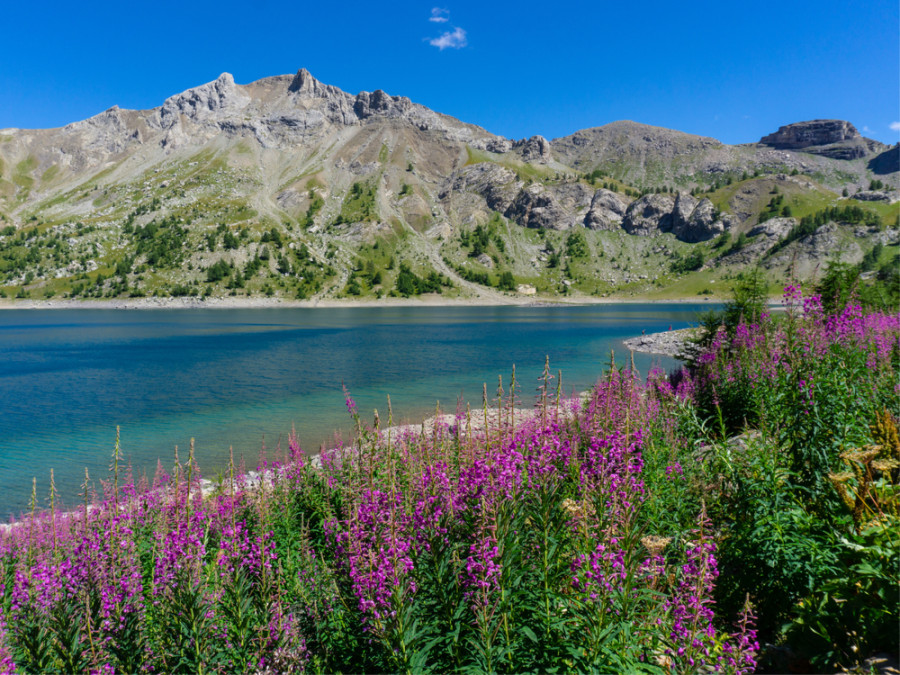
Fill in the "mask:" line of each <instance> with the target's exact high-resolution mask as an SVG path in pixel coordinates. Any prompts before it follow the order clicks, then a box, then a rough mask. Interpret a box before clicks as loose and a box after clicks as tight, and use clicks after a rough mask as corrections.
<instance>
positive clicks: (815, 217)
mask: <svg viewBox="0 0 900 675" xmlns="http://www.w3.org/2000/svg"><path fill="white" fill-rule="evenodd" d="M828 222H836V223H849V224H851V225H855V224H858V223H862V224H864V225H867V226H869V227H880V226H881V219H880V218H879V217H878V214H877V213H875V212H873V211H869V210H868V209H864V208H862V207H859V206H857V205H855V204H851V205H848V206H833V207H830V208H827V209H822V210H821V211H816V212H815V213H814V214H812V215H809V216H804V217H803V218H801V219H800V223H799V224H798V225H795V226H794V227H793V228H791V231H790V232H788V233H787V234H786V235H785V236H784V238H783V239H781V241H779V242H778V243H777V244H775V246H773V247H772V248H771V249H769V250H768V251H767V252H766V257H769V256H772V255H775V253H777V252H778V251H780V250H782V249H783V248H784V247H785V246H787V245H788V244H790V243H791V242H793V241H796V240H798V239H802V238H803V237H807V236H809V235H811V234H813V233H814V232H815V231H816V230H818V229H819V228H820V227H821V226H822V225H824V224H825V223H828Z"/></svg>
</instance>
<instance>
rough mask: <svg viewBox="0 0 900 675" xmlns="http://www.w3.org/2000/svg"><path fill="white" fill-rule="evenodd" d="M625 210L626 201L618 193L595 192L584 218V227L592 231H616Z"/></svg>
mask: <svg viewBox="0 0 900 675" xmlns="http://www.w3.org/2000/svg"><path fill="white" fill-rule="evenodd" d="M627 209H628V200H627V199H626V198H625V197H623V196H621V195H620V194H619V193H617V192H613V191H612V190H597V191H596V192H595V193H594V196H593V198H592V199H591V208H590V210H589V211H588V212H587V215H586V216H585V217H584V226H585V227H587V228H590V229H592V230H618V229H619V228H620V227H621V225H622V218H624V217H625V211H626V210H627Z"/></svg>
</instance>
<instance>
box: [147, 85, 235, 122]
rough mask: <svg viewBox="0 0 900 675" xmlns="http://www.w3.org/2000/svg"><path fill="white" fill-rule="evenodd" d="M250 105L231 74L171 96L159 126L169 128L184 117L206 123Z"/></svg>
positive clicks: (160, 118)
mask: <svg viewBox="0 0 900 675" xmlns="http://www.w3.org/2000/svg"><path fill="white" fill-rule="evenodd" d="M249 103H250V97H249V96H247V94H245V93H244V92H242V91H241V90H240V89H239V87H238V86H237V85H236V84H235V83H234V78H233V77H232V76H231V74H230V73H222V74H221V75H219V77H218V79H216V80H214V81H212V82H208V83H206V84H203V85H200V86H199V87H194V88H193V89H188V90H187V91H185V92H182V93H180V94H176V95H175V96H170V97H169V98H167V99H166V101H165V102H164V103H163V105H162V109H161V110H160V111H159V120H160V125H161V126H162V128H164V129H168V128H170V127H172V126H173V125H175V124H176V123H177V122H178V121H179V118H180V116H182V115H184V116H185V117H186V118H188V119H190V120H191V121H193V122H206V121H212V120H217V119H222V118H224V117H226V116H232V115H234V114H236V113H238V112H240V111H241V110H243V109H244V108H245V107H247V105H249Z"/></svg>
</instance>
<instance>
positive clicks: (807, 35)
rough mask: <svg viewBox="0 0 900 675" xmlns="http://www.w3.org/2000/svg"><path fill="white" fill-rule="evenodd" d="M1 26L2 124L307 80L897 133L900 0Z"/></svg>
mask: <svg viewBox="0 0 900 675" xmlns="http://www.w3.org/2000/svg"><path fill="white" fill-rule="evenodd" d="M3 23H4V27H5V30H4V40H3V48H2V51H0V128H4V127H22V128H42V127H52V126H61V125H63V124H66V123H68V122H71V121H75V120H78V119H83V118H85V117H89V116H91V115H93V114H96V113H98V112H100V111H102V110H105V109H106V108H108V107H110V106H112V105H113V104H117V105H119V106H121V107H125V108H150V107H154V106H157V105H160V104H161V103H162V101H163V100H164V99H165V98H166V97H167V96H169V95H171V94H174V93H177V92H180V91H183V90H184V89H187V88H189V87H191V86H195V85H198V84H202V83H204V82H207V81H210V80H212V79H215V78H216V77H217V76H218V75H219V74H220V73H221V72H224V71H227V72H230V73H232V74H234V77H235V79H236V80H237V81H238V82H239V83H247V82H251V81H253V80H256V79H259V78H261V77H265V76H268V75H277V74H284V73H291V72H294V71H296V70H297V69H298V68H300V67H306V68H308V69H309V70H310V71H311V72H312V73H313V75H315V76H316V77H317V78H319V79H320V80H322V81H323V82H326V83H328V84H334V85H337V86H339V87H341V88H342V89H344V90H346V91H349V92H351V93H356V92H358V91H361V90H369V91H371V90H373V89H384V90H385V91H387V92H388V93H391V94H395V95H398V94H399V95H405V96H409V97H410V98H411V99H413V100H414V101H416V102H418V103H422V104H424V105H427V106H429V107H431V108H433V109H435V110H438V111H440V112H444V113H447V114H450V115H453V116H455V117H458V118H460V119H462V120H464V121H466V122H472V123H474V124H479V125H481V126H483V127H485V128H487V129H488V130H490V131H492V132H494V133H498V134H502V135H504V136H507V137H511V138H522V137H527V136H531V135H534V134H542V135H544V136H546V137H548V138H554V137H558V136H564V135H567V134H570V133H572V132H574V131H576V130H578V129H582V128H586V127H592V126H600V125H602V124H606V123H608V122H612V121H615V120H619V119H631V120H635V121H638V122H643V123H646V124H653V125H656V126H663V127H668V128H672V129H679V130H682V131H686V132H689V133H695V134H702V135H708V136H713V137H715V138H718V139H720V140H722V141H724V142H726V143H745V142H753V141H756V140H758V139H759V137H760V136H762V135H764V134H766V133H769V132H772V131H774V130H775V129H777V128H778V127H779V126H780V125H783V124H788V123H790V122H796V121H800V120H807V119H816V118H839V119H846V120H849V121H851V122H852V123H854V124H855V125H856V126H857V127H858V128H859V129H860V130H861V131H862V132H863V133H864V135H867V136H870V137H872V138H876V139H878V140H880V141H883V142H886V143H894V142H897V141H898V140H900V30H898V26H900V10H898V2H897V0H868V1H866V2H838V1H836V0H816V1H808V0H796V1H794V0H780V1H778V2H774V1H771V0H757V1H755V2H752V3H731V2H727V1H725V0H720V1H719V2H641V1H640V0H638V1H636V2H615V3H612V2H606V1H604V0H599V1H596V2H568V1H567V0H552V1H550V2H540V3H538V2H529V1H525V0H523V1H522V2H516V3H511V2H485V1H483V0H482V1H480V2H473V1H469V0H466V1H459V0H446V1H445V0H440V2H435V0H431V1H430V2H405V1H399V2H393V3H371V2H367V3H355V2H342V3H327V2H315V3H310V2H296V1H295V2H282V1H281V0H256V1H255V2H253V3H249V2H237V1H234V0H219V1H217V2H207V1H205V0H204V1H203V2H192V1H191V0H181V1H179V2H174V1H172V0H156V1H155V2H153V3H143V4H141V3H122V2H121V1H120V0H117V1H116V2H109V1H105V0H104V1H99V2H92V1H91V0H85V2H82V3H75V2H55V1H52V0H51V1H50V2H44V3H26V2H17V3H6V5H5V6H4V9H3ZM892 125H893V127H894V128H893V129H892V128H891V127H892Z"/></svg>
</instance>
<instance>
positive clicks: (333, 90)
mask: <svg viewBox="0 0 900 675" xmlns="http://www.w3.org/2000/svg"><path fill="white" fill-rule="evenodd" d="M288 91H289V92H291V93H292V94H299V95H300V96H301V97H302V98H328V97H329V96H333V95H334V94H339V93H342V92H341V91H340V89H338V88H337V87H334V86H331V85H328V84H322V83H321V82H320V81H319V80H317V79H316V78H315V77H313V74H312V73H310V72H309V71H308V70H307V69H306V68H301V69H300V70H298V71H297V74H296V75H294V79H293V80H291V84H290V86H289V87H288Z"/></svg>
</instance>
